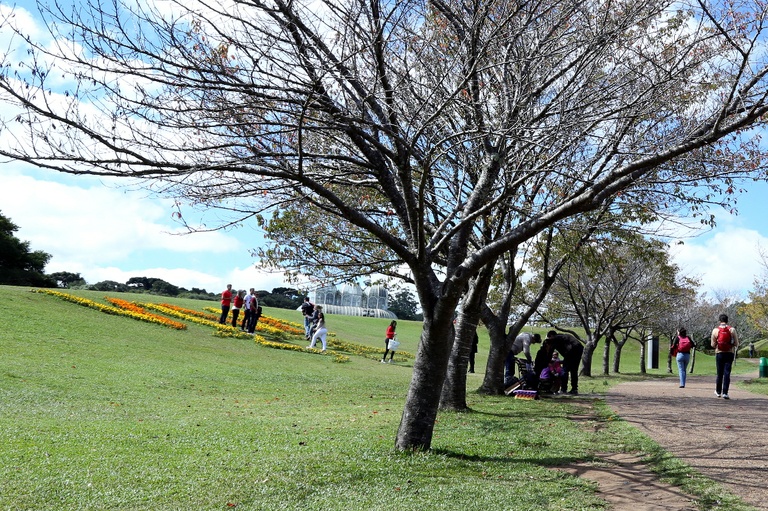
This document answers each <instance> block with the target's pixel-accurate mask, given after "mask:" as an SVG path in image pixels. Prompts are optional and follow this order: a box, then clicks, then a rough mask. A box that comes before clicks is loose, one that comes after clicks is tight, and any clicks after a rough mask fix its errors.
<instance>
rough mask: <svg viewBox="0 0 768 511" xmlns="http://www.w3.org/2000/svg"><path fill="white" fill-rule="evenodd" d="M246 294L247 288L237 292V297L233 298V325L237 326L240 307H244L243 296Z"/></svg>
mask: <svg viewBox="0 0 768 511" xmlns="http://www.w3.org/2000/svg"><path fill="white" fill-rule="evenodd" d="M244 296H245V289H243V290H242V291H238V292H237V294H235V298H233V300H232V327H233V328H237V317H238V316H239V315H240V309H242V308H243V302H244V300H243V297H244Z"/></svg>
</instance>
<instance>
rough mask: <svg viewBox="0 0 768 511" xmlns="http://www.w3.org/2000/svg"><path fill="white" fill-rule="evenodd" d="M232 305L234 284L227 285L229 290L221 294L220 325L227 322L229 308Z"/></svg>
mask: <svg viewBox="0 0 768 511" xmlns="http://www.w3.org/2000/svg"><path fill="white" fill-rule="evenodd" d="M231 304H232V284H227V289H225V290H224V291H223V292H222V293H221V317H220V318H219V323H221V324H222V325H223V324H225V323H226V322H227V315H228V314H229V306H230V305H231Z"/></svg>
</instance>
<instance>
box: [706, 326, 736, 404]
mask: <svg viewBox="0 0 768 511" xmlns="http://www.w3.org/2000/svg"><path fill="white" fill-rule="evenodd" d="M718 319H719V320H720V324H719V325H718V326H717V327H715V328H714V329H713V330H712V335H711V336H710V344H711V345H712V347H713V348H715V367H716V368H717V379H716V380H715V395H716V396H717V397H722V398H723V399H730V397H729V396H728V387H730V385H731V367H733V361H734V359H735V358H736V350H737V349H738V347H739V338H738V336H737V335H736V329H735V328H733V327H732V326H730V325H729V324H728V315H726V314H720V317H719V318H718Z"/></svg>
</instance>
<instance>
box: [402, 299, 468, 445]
mask: <svg viewBox="0 0 768 511" xmlns="http://www.w3.org/2000/svg"><path fill="white" fill-rule="evenodd" d="M443 305H444V304H443ZM453 305H454V306H452V307H450V308H447V307H442V311H441V313H436V314H432V315H425V317H424V323H423V328H422V332H421V339H420V342H419V348H418V350H417V353H416V361H415V362H414V365H413V375H412V377H411V385H410V387H409V388H408V396H407V397H406V400H405V407H404V409H403V415H402V417H401V419H400V427H399V428H398V431H397V438H396V440H395V447H396V448H397V449H399V450H402V451H426V450H429V449H430V447H431V445H432V435H433V431H434V427H435V421H436V419H437V412H438V407H439V404H440V396H441V392H442V389H443V384H444V382H445V378H446V370H447V368H448V359H449V356H450V354H451V346H452V344H453V324H452V315H453V310H454V307H455V302H454V304H453Z"/></svg>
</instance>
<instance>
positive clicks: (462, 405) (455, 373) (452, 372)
mask: <svg viewBox="0 0 768 511" xmlns="http://www.w3.org/2000/svg"><path fill="white" fill-rule="evenodd" d="M479 315H480V314H479V312H475V313H474V314H472V313H471V312H460V313H459V315H458V316H457V317H456V323H455V325H454V326H455V337H454V340H453V347H452V349H451V357H450V359H449V361H448V371H447V374H446V379H445V383H443V392H442V394H441V396H440V409H441V410H455V411H464V410H466V409H467V369H468V367H469V353H470V351H471V350H472V341H473V339H474V336H475V333H476V332H477V323H478V320H479Z"/></svg>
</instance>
